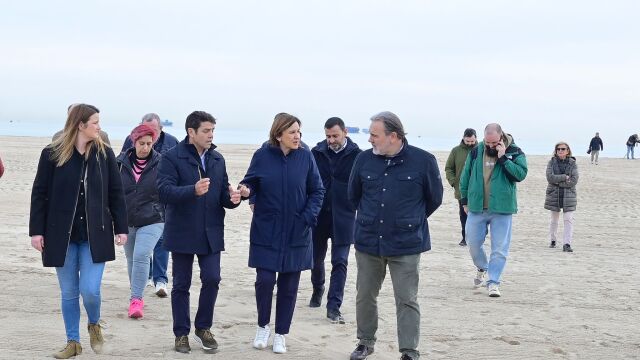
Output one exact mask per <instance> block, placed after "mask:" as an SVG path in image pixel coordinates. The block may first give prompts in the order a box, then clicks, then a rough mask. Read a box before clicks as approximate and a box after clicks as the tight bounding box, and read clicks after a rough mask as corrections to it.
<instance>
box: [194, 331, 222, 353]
mask: <svg viewBox="0 0 640 360" xmlns="http://www.w3.org/2000/svg"><path fill="white" fill-rule="evenodd" d="M193 340H195V341H196V342H197V343H198V344H200V346H201V347H202V350H204V351H213V352H215V351H217V350H218V348H217V347H215V348H210V347H207V346H205V345H204V344H203V343H202V340H200V338H199V337H198V336H197V335H193Z"/></svg>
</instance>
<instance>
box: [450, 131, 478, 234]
mask: <svg viewBox="0 0 640 360" xmlns="http://www.w3.org/2000/svg"><path fill="white" fill-rule="evenodd" d="M477 144H478V139H477V138H476V131H475V130H474V129H471V128H469V129H466V130H465V131H464V134H462V140H460V144H459V145H458V146H456V147H454V148H453V149H451V152H450V153H449V158H448V159H447V164H446V165H445V167H444V171H445V173H446V174H447V181H448V182H449V185H451V187H453V190H454V195H455V197H456V200H458V212H459V215H460V225H461V226H462V240H460V243H459V244H458V245H460V246H467V240H466V238H465V233H464V227H465V224H466V223H467V213H466V212H465V211H464V208H463V206H462V202H460V174H461V173H462V169H463V168H464V164H465V162H466V161H467V155H469V152H470V151H471V149H473V148H474V147H475V146H476V145H477Z"/></svg>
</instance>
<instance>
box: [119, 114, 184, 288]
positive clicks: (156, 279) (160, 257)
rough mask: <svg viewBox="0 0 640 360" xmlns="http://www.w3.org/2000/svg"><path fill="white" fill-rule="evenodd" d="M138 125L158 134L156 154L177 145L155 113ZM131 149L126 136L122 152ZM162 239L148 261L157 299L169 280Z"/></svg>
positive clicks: (130, 142) (176, 141)
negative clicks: (149, 127)
mask: <svg viewBox="0 0 640 360" xmlns="http://www.w3.org/2000/svg"><path fill="white" fill-rule="evenodd" d="M140 124H147V125H149V126H151V127H153V128H154V129H155V130H156V133H157V134H159V135H158V138H157V139H156V141H155V142H154V143H153V150H154V151H156V152H157V153H158V154H160V155H162V154H164V153H166V152H167V151H168V150H169V149H171V148H173V147H174V146H176V145H178V139H176V138H175V136H173V135H171V134H169V133H166V132H164V131H163V130H162V121H161V120H160V116H159V115H158V114H156V113H148V114H145V115H144V116H143V117H142V121H140ZM132 147H133V142H132V141H131V136H127V138H126V139H125V140H124V144H122V151H121V152H120V154H122V153H123V152H125V151H127V150H129V149H130V148H132ZM162 243H163V238H162V236H160V239H159V240H158V243H156V246H155V247H154V248H153V256H152V257H151V259H150V260H149V262H150V264H151V265H150V267H149V281H150V283H151V284H152V285H153V286H155V294H156V295H157V296H159V297H166V296H167V283H168V282H169V278H168V277H167V266H168V264H169V252H168V251H167V250H165V248H164V247H163V246H162Z"/></svg>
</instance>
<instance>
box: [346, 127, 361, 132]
mask: <svg viewBox="0 0 640 360" xmlns="http://www.w3.org/2000/svg"><path fill="white" fill-rule="evenodd" d="M347 132H348V133H349V134H357V133H359V132H360V128H359V127H357V126H347Z"/></svg>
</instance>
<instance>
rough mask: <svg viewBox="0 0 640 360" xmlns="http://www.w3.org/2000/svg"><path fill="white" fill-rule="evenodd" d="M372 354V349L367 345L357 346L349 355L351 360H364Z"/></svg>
mask: <svg viewBox="0 0 640 360" xmlns="http://www.w3.org/2000/svg"><path fill="white" fill-rule="evenodd" d="M371 354H373V347H369V346H367V345H362V344H360V345H358V346H356V349H355V350H353V352H352V353H351V357H350V358H349V359H351V360H364V359H366V358H367V356H369V355H371Z"/></svg>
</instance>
